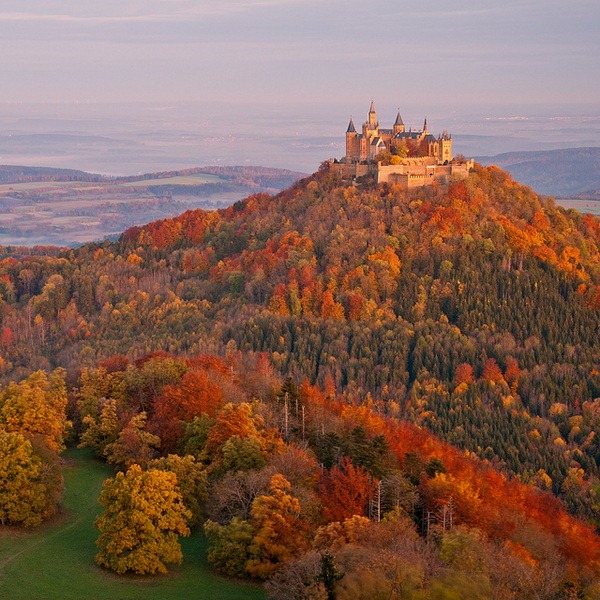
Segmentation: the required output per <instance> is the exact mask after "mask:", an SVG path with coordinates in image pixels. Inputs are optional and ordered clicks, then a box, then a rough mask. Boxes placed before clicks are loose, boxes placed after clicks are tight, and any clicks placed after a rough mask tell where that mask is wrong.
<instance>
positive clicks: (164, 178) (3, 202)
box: [0, 167, 301, 246]
mask: <svg viewBox="0 0 600 600" xmlns="http://www.w3.org/2000/svg"><path fill="white" fill-rule="evenodd" d="M15 169H16V170H17V171H18V173H16V174H15V177H16V179H15V180H13V181H10V180H7V177H8V176H7V175H6V174H5V178H4V183H2V184H0V244H1V245H6V246H8V245H10V246H19V245H23V246H34V245H43V246H45V245H50V244H54V245H57V246H75V245H78V244H82V243H85V242H91V241H102V240H103V239H105V238H107V237H116V236H118V235H119V234H120V233H122V232H123V231H125V230H126V229H128V228H129V227H132V226H135V225H144V224H145V223H149V222H150V221H155V220H157V219H164V218H168V217H174V216H176V215H179V214H181V213H183V212H185V211H186V210H190V209H195V208H202V209H204V210H214V209H217V208H224V207H226V206H230V205H231V204H233V203H234V202H236V201H237V200H240V199H242V198H244V197H246V196H248V195H249V194H254V193H257V192H268V193H274V192H277V191H278V190H280V189H282V188H283V187H287V186H288V185H290V184H291V183H292V182H293V181H295V180H296V179H297V178H298V177H300V176H301V174H300V173H293V172H289V171H281V170H277V169H263V168H261V167H247V168H244V167H238V168H236V167H214V168H213V170H214V169H220V170H221V172H217V173H214V172H203V171H196V172H194V169H188V170H186V171H173V172H167V173H156V174H147V175H140V176H136V177H127V178H110V177H102V176H100V175H94V174H86V173H83V172H81V173H76V174H74V175H73V174H64V175H62V177H63V179H62V180H60V181H55V180H51V179H49V178H51V177H52V175H48V174H47V173H46V174H43V176H41V177H38V178H36V177H35V170H33V172H32V173H30V174H28V173H21V172H20V171H22V170H23V169H25V168H24V167H23V168H19V167H16V168H15ZM208 169H210V167H209V168H208ZM236 169H241V171H240V172H237V171H236ZM55 176H56V177H59V175H55ZM18 177H21V179H18ZM68 177H75V178H77V177H79V179H78V180H71V179H68ZM23 178H25V179H28V180H23ZM29 179H31V180H29Z"/></svg>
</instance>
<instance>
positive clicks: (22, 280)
mask: <svg viewBox="0 0 600 600" xmlns="http://www.w3.org/2000/svg"><path fill="white" fill-rule="evenodd" d="M599 247H600V223H599V221H598V219H596V218H594V217H591V216H585V217H582V216H581V215H579V214H577V213H574V212H567V211H564V210H563V209H560V208H558V207H556V206H555V205H554V204H553V203H552V201H550V200H548V199H543V198H540V197H539V196H537V195H536V194H535V193H533V192H532V191H531V190H529V189H528V188H525V187H523V186H521V185H519V184H517V183H515V182H514V181H513V180H512V179H511V178H510V177H509V176H508V175H507V174H506V173H504V172H503V171H501V170H499V169H497V168H481V167H479V168H477V169H476V171H475V172H474V173H473V174H472V175H471V176H470V177H469V179H468V180H467V181H464V182H462V181H457V182H453V183H452V184H450V185H449V186H447V187H446V186H430V187H425V188H420V189H415V190H411V191H404V190H401V189H399V188H396V187H393V186H373V185H365V186H363V187H354V186H351V185H348V184H345V183H343V182H341V181H339V180H337V179H336V178H335V177H334V176H332V175H331V174H330V173H329V172H327V170H326V169H323V170H322V171H321V172H319V173H317V174H315V175H314V176H312V177H310V178H307V179H305V180H303V181H301V182H299V183H297V184H295V185H294V186H292V187H291V188H289V189H287V190H285V191H284V192H282V193H280V194H278V195H277V196H274V197H271V196H268V195H264V194H262V195H255V196H251V197H249V198H247V199H246V200H244V201H242V202H239V203H237V204H235V205H234V206H232V207H230V208H227V209H224V210H221V211H216V212H205V211H201V210H195V211H188V212H186V213H184V214H183V215H181V216H180V217H177V218H174V219H166V220H163V221H158V222H155V223H151V224H149V225H147V226H144V227H139V228H133V229H130V230H128V231H127V232H126V233H125V234H123V236H122V238H121V239H120V241H119V242H116V243H104V244H102V245H86V246H84V247H82V248H79V249H77V250H72V251H68V252H65V253H64V254H62V255H61V256H59V257H58V258H54V257H47V258H40V257H23V258H22V259H21V260H15V259H10V258H8V259H5V260H4V261H2V263H0V269H1V277H0V291H1V292H2V297H3V301H2V305H1V314H2V327H3V331H2V339H1V344H2V346H1V348H2V349H1V354H2V358H3V367H2V368H3V372H4V376H5V377H9V376H19V375H22V374H24V373H25V372H26V371H28V370H30V369H34V368H38V367H42V368H47V367H49V366H54V365H59V364H60V365H64V366H68V367H71V368H73V369H75V368H78V367H80V366H82V365H88V364H89V365H93V364H95V363H96V361H97V360H99V359H102V358H105V357H108V356H111V355H113V354H115V353H125V354H130V355H132V356H139V355H142V354H145V353H147V352H150V351H153V350H157V349H162V350H167V351H170V352H174V353H192V354H194V353H198V352H206V351H210V352H215V353H218V354H223V353H225V352H233V351H235V350H236V349H240V350H244V351H247V350H253V351H261V352H266V353H267V355H268V356H269V358H270V359H271V361H272V362H273V364H274V365H275V367H276V368H278V369H279V370H281V371H282V372H284V373H286V374H289V375H291V376H293V377H295V378H297V379H299V380H300V379H302V378H303V377H306V378H308V379H309V381H311V382H316V383H318V384H321V385H325V384H326V383H327V384H328V385H333V386H335V388H336V389H337V390H338V391H339V392H340V393H341V394H342V396H343V397H344V398H345V399H346V400H347V401H348V402H360V401H362V400H364V398H365V397H366V396H367V395H370V398H371V399H372V400H373V401H374V402H375V405H376V406H377V407H378V410H380V411H382V412H385V413H387V414H390V415H393V416H401V417H404V418H407V419H410V420H412V421H413V422H415V423H417V424H418V425H420V426H424V427H427V428H429V429H431V430H432V431H434V432H436V433H437V434H439V435H441V436H443V437H444V438H445V439H446V440H448V441H450V442H451V443H453V444H456V445H458V446H459V447H461V448H464V449H466V450H469V451H470V452H473V453H475V454H477V455H479V456H480V457H482V458H484V459H487V460H489V461H490V462H491V463H493V464H495V465H496V466H497V467H499V468H501V469H503V470H504V471H506V472H512V473H515V474H517V475H518V476H519V477H520V478H521V479H522V480H524V481H528V482H532V483H534V484H536V485H538V486H539V487H541V488H544V489H548V488H550V489H552V490H553V491H554V492H555V493H557V494H560V495H561V496H562V497H563V499H564V500H565V501H566V502H567V504H568V506H569V507H570V509H571V510H572V511H575V512H577V513H578V514H580V515H583V516H585V517H587V518H597V510H598V489H597V485H598V466H597V465H598V460H599V459H600V448H599V446H598V435H599V434H600V370H599V369H598V367H599V365H600V343H599V340H598V330H599V326H600V314H599V311H598V307H599V306H600V288H599V287H598V284H599V283H600V254H599Z"/></svg>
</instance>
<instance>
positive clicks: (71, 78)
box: [0, 0, 600, 120]
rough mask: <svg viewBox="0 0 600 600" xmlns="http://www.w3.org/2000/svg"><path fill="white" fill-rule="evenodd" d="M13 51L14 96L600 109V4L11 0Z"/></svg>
mask: <svg viewBox="0 0 600 600" xmlns="http://www.w3.org/2000/svg"><path fill="white" fill-rule="evenodd" d="M0 56H1V57H2V59H1V61H0V78H1V80H2V82H3V85H2V91H1V92H0V102H4V103H6V102H9V103H14V102H49V103H50V102H59V103H62V102H115V101H118V102H120V101H124V102H138V101H146V102H147V101H150V102H174V101H192V102H203V101H211V102H215V101H217V102H218V101H229V102H234V103H239V104H243V103H245V102H248V103H257V102H264V105H265V109H267V108H268V107H272V106H277V105H287V104H293V103H304V102H306V103H311V104H318V103H320V102H323V103H328V104H333V103H341V104H342V105H343V106H344V108H346V107H350V106H356V107H357V112H358V111H362V110H363V109H364V110H365V111H366V108H365V106H364V105H368V102H369V101H370V100H371V98H375V99H376V100H377V101H378V102H379V104H380V105H384V106H393V107H395V106H397V104H396V103H398V104H400V103H401V102H402V101H405V102H408V103H413V104H414V103H415V102H417V101H418V100H423V99H425V98H427V99H428V102H427V104H429V105H430V106H436V105H439V104H445V105H447V106H456V107H457V109H461V108H462V107H464V106H468V105H469V106H473V105H478V104H496V105H503V104H504V105H522V106H528V105H562V106H568V105H572V106H574V107H578V106H582V107H583V106H588V107H589V106H592V107H593V106H599V105H600V77H599V75H600V1H599V0H562V1H558V0H493V1H492V0H469V1H463V0H454V1H448V0H445V1H440V0H419V1H417V0H412V1H405V0H362V1H355V0H345V1H339V0H220V1H219V0H72V1H65V0H26V1H24V0H0ZM363 112H364V111H363ZM344 116H345V115H344ZM359 117H360V118H362V117H363V115H362V112H361V113H360V115H359ZM360 118H359V120H360Z"/></svg>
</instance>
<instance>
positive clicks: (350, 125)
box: [346, 117, 356, 133]
mask: <svg viewBox="0 0 600 600" xmlns="http://www.w3.org/2000/svg"><path fill="white" fill-rule="evenodd" d="M346 133H356V127H354V121H353V120H352V117H350V123H348V129H346Z"/></svg>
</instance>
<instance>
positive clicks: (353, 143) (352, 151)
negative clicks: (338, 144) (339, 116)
mask: <svg viewBox="0 0 600 600" xmlns="http://www.w3.org/2000/svg"><path fill="white" fill-rule="evenodd" d="M359 157H360V144H359V141H358V133H357V132H356V127H354V121H353V120H352V117H350V123H348V129H347V130H346V161H347V162H355V161H357V160H358V159H359Z"/></svg>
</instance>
